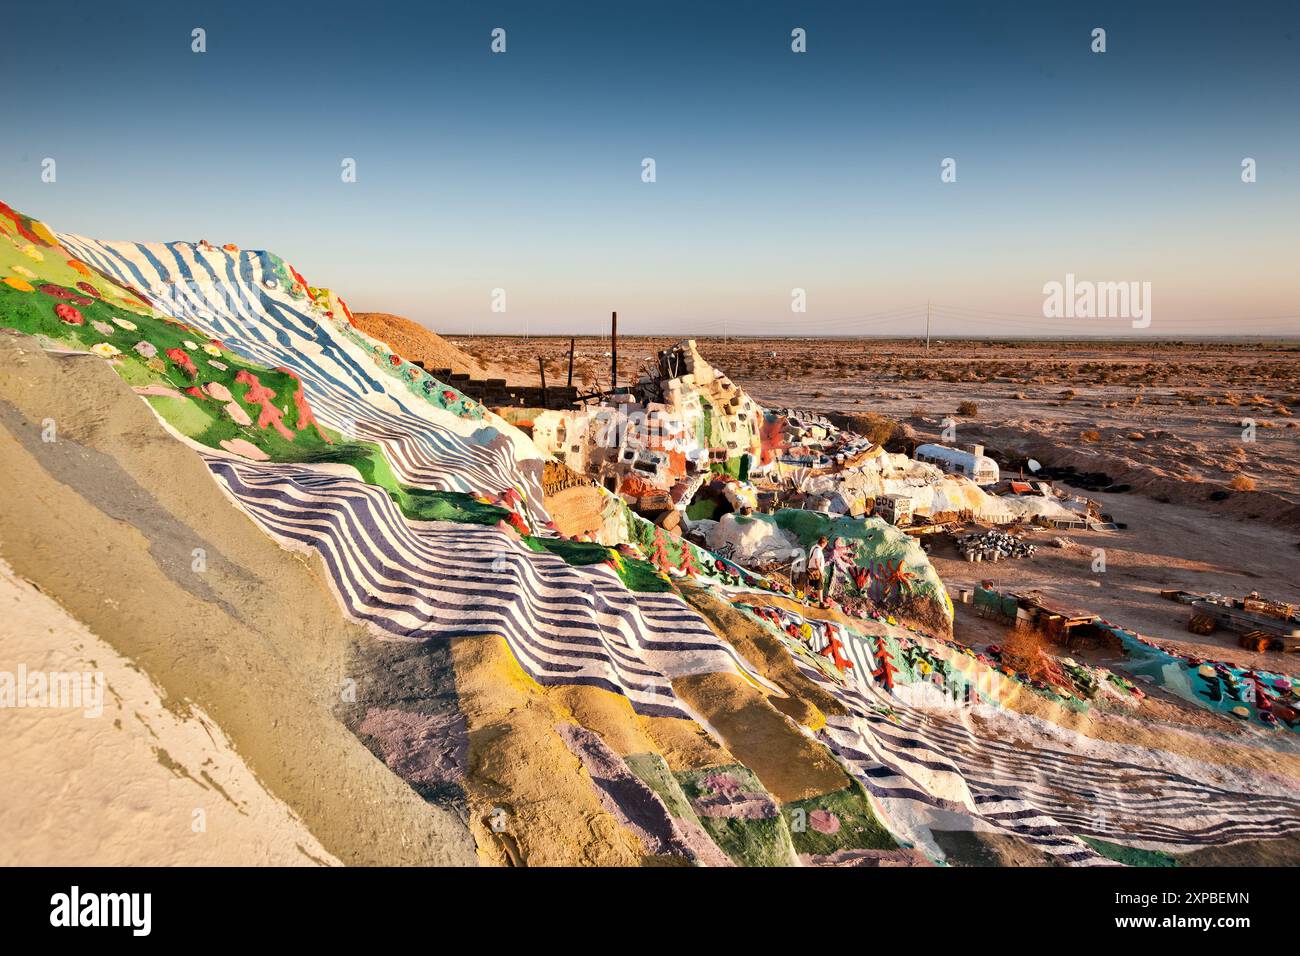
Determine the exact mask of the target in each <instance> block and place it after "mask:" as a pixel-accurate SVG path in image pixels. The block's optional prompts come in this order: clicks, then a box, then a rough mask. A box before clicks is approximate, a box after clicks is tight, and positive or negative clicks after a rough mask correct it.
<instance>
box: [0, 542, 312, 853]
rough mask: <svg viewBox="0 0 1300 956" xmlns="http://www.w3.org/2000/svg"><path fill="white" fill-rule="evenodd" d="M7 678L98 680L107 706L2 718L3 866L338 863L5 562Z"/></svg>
mask: <svg viewBox="0 0 1300 956" xmlns="http://www.w3.org/2000/svg"><path fill="white" fill-rule="evenodd" d="M0 621H2V622H3V625H0V671H3V672H7V673H10V674H16V673H17V672H18V668H19V666H20V665H25V666H26V668H27V671H28V672H34V671H40V672H42V673H45V674H48V673H51V672H60V673H74V674H77V675H78V677H80V676H81V675H82V674H94V675H98V674H102V675H103V679H104V685H103V686H104V691H103V696H102V698H97V699H102V703H103V706H102V708H100V707H98V706H89V705H90V703H91V702H90V701H89V700H87V699H84V698H83V700H82V701H81V704H82V706H81V707H80V708H72V707H63V708H40V709H34V708H27V707H24V708H17V707H15V708H4V709H0V765H2V766H3V767H4V773H3V774H0V865H4V866H28V865H57V866H132V865H151V866H157V865H167V866H172V865H180V866H231V865H250V864H257V865H270V866H294V865H321V864H336V863H337V862H338V861H337V859H335V857H334V856H333V855H332V854H330V853H329V852H328V851H327V850H325V848H324V847H322V846H321V845H320V844H319V843H318V842H317V840H316V838H315V837H314V836H312V834H311V833H310V832H309V831H308V830H307V828H306V826H305V825H304V824H303V822H302V821H301V820H300V819H298V818H297V817H296V816H295V815H294V814H293V812H292V811H291V810H290V809H289V808H288V807H286V806H285V805H284V803H282V802H281V801H280V800H277V799H276V798H275V797H273V796H272V795H271V794H269V793H267V791H266V790H265V789H264V788H263V787H262V785H261V784H260V783H259V782H258V780H257V778H256V777H255V776H254V775H253V773H252V771H251V770H249V768H248V766H247V765H246V764H245V763H244V761H243V760H242V759H241V758H240V756H239V755H238V754H237V753H236V752H235V750H234V748H233V747H232V745H231V743H230V741H229V740H227V739H226V737H225V735H224V734H223V733H222V732H221V729H220V728H219V727H218V726H217V725H216V724H215V723H214V722H213V721H212V720H211V718H209V717H208V716H207V715H205V714H204V713H202V711H200V710H198V709H197V708H191V709H189V711H188V712H187V713H185V714H183V715H182V714H179V713H176V712H174V711H172V710H169V709H168V708H167V707H166V706H165V705H164V703H163V700H162V695H161V693H160V692H159V690H158V688H157V687H155V686H153V684H152V683H151V682H150V680H149V678H148V677H147V676H146V675H145V674H143V673H141V672H140V671H139V670H137V669H136V668H134V667H133V666H132V664H131V662H130V661H128V660H127V659H126V658H124V657H122V655H120V654H118V653H117V651H115V650H114V649H113V648H112V647H110V646H109V645H108V644H106V643H105V642H104V641H102V640H100V639H99V638H98V637H97V636H95V635H94V634H92V633H91V632H90V631H89V630H87V629H86V627H85V626H83V625H82V624H80V623H78V622H77V621H75V620H74V619H73V618H71V617H70V616H69V615H68V613H67V612H66V611H64V610H63V608H61V607H59V606H58V604H56V603H55V602H54V601H52V600H51V599H50V598H49V597H47V596H46V595H44V594H42V593H41V592H40V591H38V590H36V588H34V587H32V585H31V584H30V583H28V582H27V581H24V580H22V579H20V578H18V577H17V576H16V575H15V574H14V573H13V571H12V569H10V568H9V566H8V564H6V563H5V562H4V561H3V560H0Z"/></svg>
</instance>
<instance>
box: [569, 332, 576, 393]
mask: <svg viewBox="0 0 1300 956" xmlns="http://www.w3.org/2000/svg"><path fill="white" fill-rule="evenodd" d="M577 341H578V340H577V339H569V388H573V348H574V345H575V343H576V342H577Z"/></svg>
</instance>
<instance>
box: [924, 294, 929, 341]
mask: <svg viewBox="0 0 1300 956" xmlns="http://www.w3.org/2000/svg"><path fill="white" fill-rule="evenodd" d="M925 350H926V351H927V352H928V351H930V300H929V299H927V300H926V302H925Z"/></svg>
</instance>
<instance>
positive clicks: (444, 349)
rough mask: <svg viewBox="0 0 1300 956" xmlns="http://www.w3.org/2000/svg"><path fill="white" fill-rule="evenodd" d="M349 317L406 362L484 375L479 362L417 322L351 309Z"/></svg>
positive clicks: (476, 375)
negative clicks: (352, 310)
mask: <svg viewBox="0 0 1300 956" xmlns="http://www.w3.org/2000/svg"><path fill="white" fill-rule="evenodd" d="M352 318H353V321H354V322H355V323H356V326H357V328H359V329H360V330H361V331H362V332H365V333H366V335H369V336H373V337H374V338H377V339H379V340H380V341H381V342H387V343H388V344H389V345H390V346H392V349H393V351H395V352H396V353H397V354H398V355H400V356H402V358H404V359H406V360H407V361H408V362H416V363H423V364H424V365H426V366H427V367H428V368H449V369H451V370H452V371H453V372H461V373H463V374H465V375H470V376H473V377H474V378H485V377H487V373H488V370H487V368H486V367H485V366H484V365H483V363H482V362H480V361H479V360H478V359H476V358H475V357H474V356H472V355H470V354H469V353H468V352H466V351H464V350H463V349H458V348H456V346H454V345H452V344H451V343H450V342H448V341H447V340H446V339H444V338H443V337H442V336H441V335H439V334H438V333H437V332H434V331H431V330H430V329H426V328H425V327H424V326H423V325H420V323H418V322H413V321H411V320H410V319H406V318H403V317H402V316H400V315H390V314H389V313H387V312H354V313H352Z"/></svg>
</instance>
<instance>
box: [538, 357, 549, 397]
mask: <svg viewBox="0 0 1300 956" xmlns="http://www.w3.org/2000/svg"><path fill="white" fill-rule="evenodd" d="M537 370H538V371H539V372H541V373H542V407H543V408H550V407H551V403H550V402H549V401H547V399H546V362H545V361H543V360H542V357H541V356H540V355H539V356H537Z"/></svg>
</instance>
